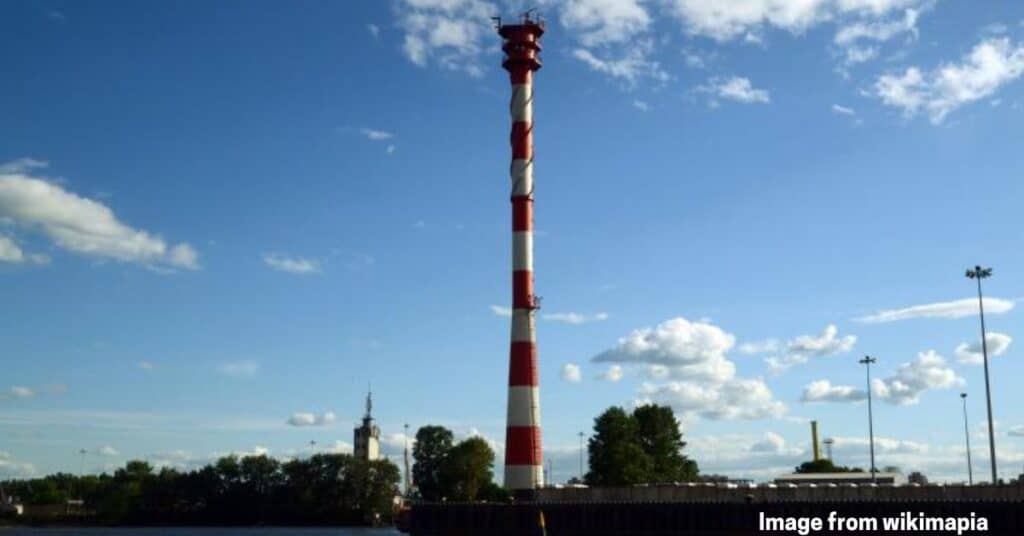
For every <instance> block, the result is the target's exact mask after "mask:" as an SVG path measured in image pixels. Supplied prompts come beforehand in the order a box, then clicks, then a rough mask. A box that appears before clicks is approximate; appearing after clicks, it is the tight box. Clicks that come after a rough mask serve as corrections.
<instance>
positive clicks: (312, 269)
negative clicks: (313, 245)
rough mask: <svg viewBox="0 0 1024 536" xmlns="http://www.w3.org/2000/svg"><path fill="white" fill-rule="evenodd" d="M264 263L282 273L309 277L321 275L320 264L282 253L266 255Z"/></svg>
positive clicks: (264, 255)
mask: <svg viewBox="0 0 1024 536" xmlns="http://www.w3.org/2000/svg"><path fill="white" fill-rule="evenodd" d="M263 263H264V264H266V265H267V266H269V267H271V268H273V269H274V270H278V271H280V272H288V273H290V274H298V275H308V274H316V273H320V269H321V268H320V262H319V261H316V260H313V259H307V258H304V257H291V256H288V255H285V254H282V253H264V254H263Z"/></svg>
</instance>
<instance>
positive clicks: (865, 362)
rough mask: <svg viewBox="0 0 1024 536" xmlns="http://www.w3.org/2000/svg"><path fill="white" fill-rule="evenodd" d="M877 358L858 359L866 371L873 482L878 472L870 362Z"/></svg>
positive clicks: (865, 357)
mask: <svg viewBox="0 0 1024 536" xmlns="http://www.w3.org/2000/svg"><path fill="white" fill-rule="evenodd" d="M876 361H877V360H876V359H875V358H873V357H871V356H868V355H866V356H864V359H861V360H860V361H858V363H860V364H861V365H865V366H866V367H867V371H868V442H869V445H870V449H871V482H872V483H875V482H876V479H875V473H876V472H878V471H877V470H876V469H875V422H874V421H875V419H874V416H873V415H872V414H871V364H872V363H874V362H876Z"/></svg>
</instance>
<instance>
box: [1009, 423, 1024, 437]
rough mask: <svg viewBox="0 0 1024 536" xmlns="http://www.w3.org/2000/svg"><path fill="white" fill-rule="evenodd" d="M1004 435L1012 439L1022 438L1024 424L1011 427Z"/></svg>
mask: <svg viewBox="0 0 1024 536" xmlns="http://www.w3.org/2000/svg"><path fill="white" fill-rule="evenodd" d="M1006 433H1007V434H1009V435H1011V436H1014V437H1024V424H1018V425H1017V426H1011V427H1010V429H1009V430H1007V431H1006Z"/></svg>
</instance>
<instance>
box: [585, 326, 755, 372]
mask: <svg viewBox="0 0 1024 536" xmlns="http://www.w3.org/2000/svg"><path fill="white" fill-rule="evenodd" d="M735 342H736V338H735V337H734V336H733V335H731V334H729V333H726V332H725V331H723V330H722V329H721V328H719V327H718V326H715V325H712V324H709V323H705V322H690V321H689V320H686V319H685V318H682V317H678V318H673V319H671V320H666V321H665V322H662V323H661V324H659V325H658V326H657V327H655V328H653V329H652V328H643V329H638V330H634V331H633V332H632V333H630V334H629V335H627V336H626V337H623V338H621V339H619V341H618V343H617V344H616V345H615V346H614V347H613V348H611V349H609V350H606V351H604V352H602V353H600V354H598V355H597V356H595V357H594V358H593V359H592V360H593V361H594V362H595V363H620V364H623V363H636V364H646V365H663V366H666V367H668V368H669V370H670V371H671V373H672V375H674V376H675V377H678V378H687V379H697V378H703V379H711V380H717V381H723V380H728V379H730V378H732V377H733V376H734V375H735V372H736V367H735V365H733V363H732V362H731V361H729V360H728V359H726V353H727V352H728V351H729V350H730V349H732V347H733V345H734V344H735Z"/></svg>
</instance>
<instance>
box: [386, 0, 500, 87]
mask: <svg viewBox="0 0 1024 536" xmlns="http://www.w3.org/2000/svg"><path fill="white" fill-rule="evenodd" d="M497 13H501V10H500V9H499V8H498V6H497V5H495V4H493V3H491V2H487V1H484V0H399V2H398V4H397V7H396V9H395V14H396V16H397V19H398V27H399V28H400V29H401V30H402V31H403V33H404V37H403V42H402V52H403V53H404V54H405V57H406V58H407V59H408V60H409V61H411V62H412V63H414V64H415V65H417V66H420V67H427V66H428V65H437V66H439V67H441V68H442V69H447V70H451V71H460V72H463V73H466V74H469V75H470V76H473V77H480V76H483V73H484V68H483V65H484V63H483V58H482V55H483V53H484V52H485V51H494V52H496V48H497V47H496V44H495V43H496V39H495V37H494V33H493V32H494V30H493V24H492V22H491V20H490V18H491V17H493V16H495V14H497Z"/></svg>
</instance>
